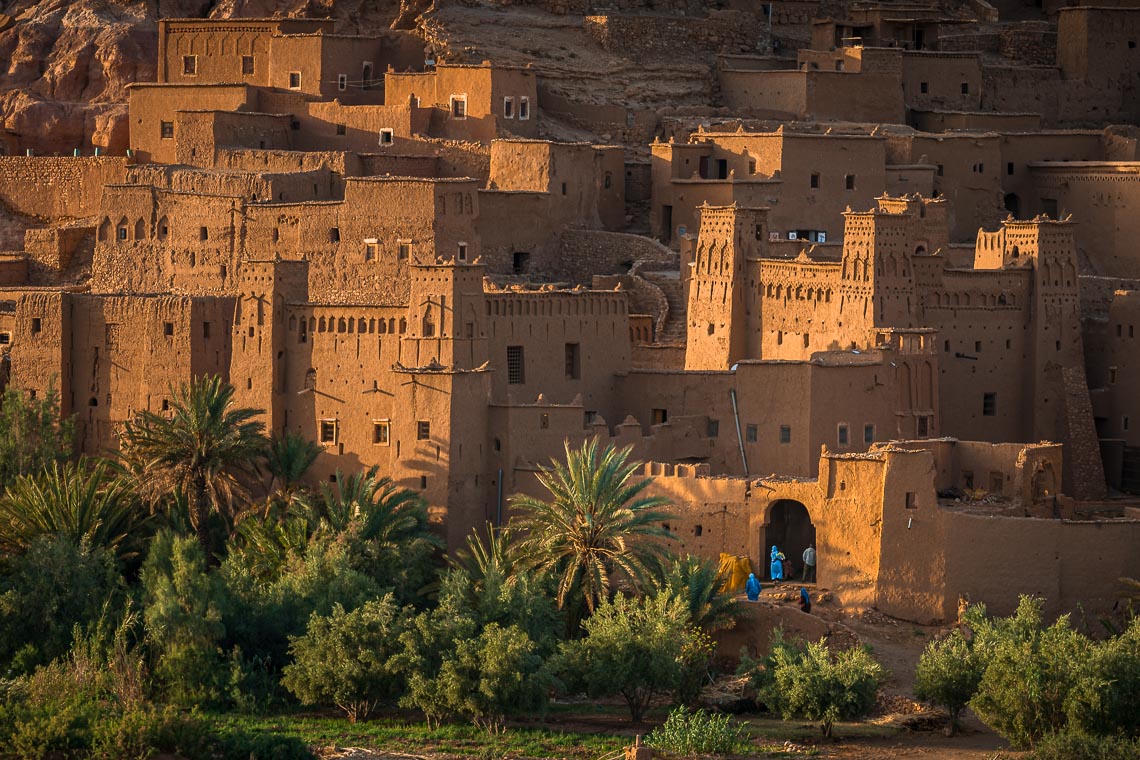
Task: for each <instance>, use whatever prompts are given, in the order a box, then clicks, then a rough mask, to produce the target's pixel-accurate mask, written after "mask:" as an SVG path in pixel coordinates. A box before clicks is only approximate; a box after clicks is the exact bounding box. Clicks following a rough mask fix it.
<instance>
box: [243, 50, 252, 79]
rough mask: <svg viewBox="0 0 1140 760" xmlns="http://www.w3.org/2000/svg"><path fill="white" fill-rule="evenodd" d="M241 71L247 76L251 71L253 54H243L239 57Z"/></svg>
mask: <svg viewBox="0 0 1140 760" xmlns="http://www.w3.org/2000/svg"><path fill="white" fill-rule="evenodd" d="M241 73H242V74H245V75H246V76H249V75H250V74H252V73H253V56H252V55H243V56H242V57H241Z"/></svg>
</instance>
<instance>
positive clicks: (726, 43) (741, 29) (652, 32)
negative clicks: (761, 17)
mask: <svg viewBox="0 0 1140 760" xmlns="http://www.w3.org/2000/svg"><path fill="white" fill-rule="evenodd" d="M585 28H586V33H587V34H588V35H589V36H590V37H591V38H593V39H594V40H595V41H596V42H597V43H598V44H600V45H601V46H602V47H603V48H605V49H606V50H609V51H614V52H619V53H621V54H622V55H627V56H633V57H643V56H658V57H663V58H667V57H669V56H672V55H675V54H676V52H677V50H678V49H679V48H680V49H689V48H694V47H695V48H701V49H704V50H714V51H739V52H745V51H750V50H756V49H757V47H758V44H759V42H760V40H761V38H762V37H763V36H766V35H765V34H764V33H762V32H761V31H760V30H762V29H766V26H764V25H761V24H760V23H758V17H757V16H756V15H755V14H752V13H745V12H742V11H714V12H712V13H710V14H709V16H708V17H707V18H688V17H670V16H632V15H631V16H621V15H607V16H586V19H585Z"/></svg>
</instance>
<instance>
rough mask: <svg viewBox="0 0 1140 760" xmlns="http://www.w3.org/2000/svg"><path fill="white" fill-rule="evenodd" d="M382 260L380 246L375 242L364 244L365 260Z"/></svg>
mask: <svg viewBox="0 0 1140 760" xmlns="http://www.w3.org/2000/svg"><path fill="white" fill-rule="evenodd" d="M378 258H380V244H379V243H377V242H376V241H375V240H370V241H366V242H365V243H364V260H365V261H376V259H378Z"/></svg>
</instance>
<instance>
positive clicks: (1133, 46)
mask: <svg viewBox="0 0 1140 760" xmlns="http://www.w3.org/2000/svg"><path fill="white" fill-rule="evenodd" d="M1128 49H1129V50H1135V49H1136V40H1128Z"/></svg>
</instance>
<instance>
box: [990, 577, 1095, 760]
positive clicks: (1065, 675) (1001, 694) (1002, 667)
mask: <svg viewBox="0 0 1140 760" xmlns="http://www.w3.org/2000/svg"><path fill="white" fill-rule="evenodd" d="M1042 607H1043V604H1042V601H1041V600H1040V599H1031V598H1029V597H1022V599H1021V602H1020V603H1019V604H1018V608H1017V612H1016V613H1015V614H1014V615H1013V617H1011V618H1008V619H1006V620H999V621H995V624H994V626H993V627H992V628H991V629H983V630H982V631H981V632H979V635H980V642H979V646H981V647H982V648H983V649H982V651H983V652H984V654H985V656H986V658H987V660H988V662H987V664H986V669H985V674H984V675H983V676H982V680H981V682H980V683H979V685H978V691H977V693H976V694H975V695H974V697H973V699H971V700H970V707H971V708H973V710H974V712H975V713H976V714H977V716H978V717H979V718H980V719H981V720H982V721H983V722H984V723H985V724H986V725H988V726H990V727H991V728H992V729H994V730H995V731H997V732H998V733H999V734H1001V735H1002V736H1003V737H1005V738H1006V739H1007V740H1009V742H1010V743H1011V744H1013V745H1014V746H1016V747H1026V746H1031V745H1033V744H1034V743H1036V742H1037V740H1039V739H1040V738H1041V737H1043V736H1046V735H1048V734H1054V733H1060V732H1062V731H1064V730H1065V729H1066V727H1067V724H1068V716H1067V713H1066V706H1067V705H1068V704H1069V702H1070V697H1071V696H1074V695H1075V694H1077V693H1080V691H1081V690H1082V689H1081V687H1080V684H1081V682H1082V679H1085V678H1087V677H1088V676H1089V670H1088V668H1089V659H1090V658H1089V654H1090V642H1089V640H1088V639H1087V638H1086V637H1084V636H1082V635H1081V634H1079V633H1078V632H1076V631H1074V630H1073V629H1072V628H1071V627H1070V626H1069V619H1068V616H1062V617H1060V618H1058V619H1057V622H1055V623H1054V624H1053V625H1051V626H1049V627H1048V628H1044V627H1043V626H1042Z"/></svg>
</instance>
